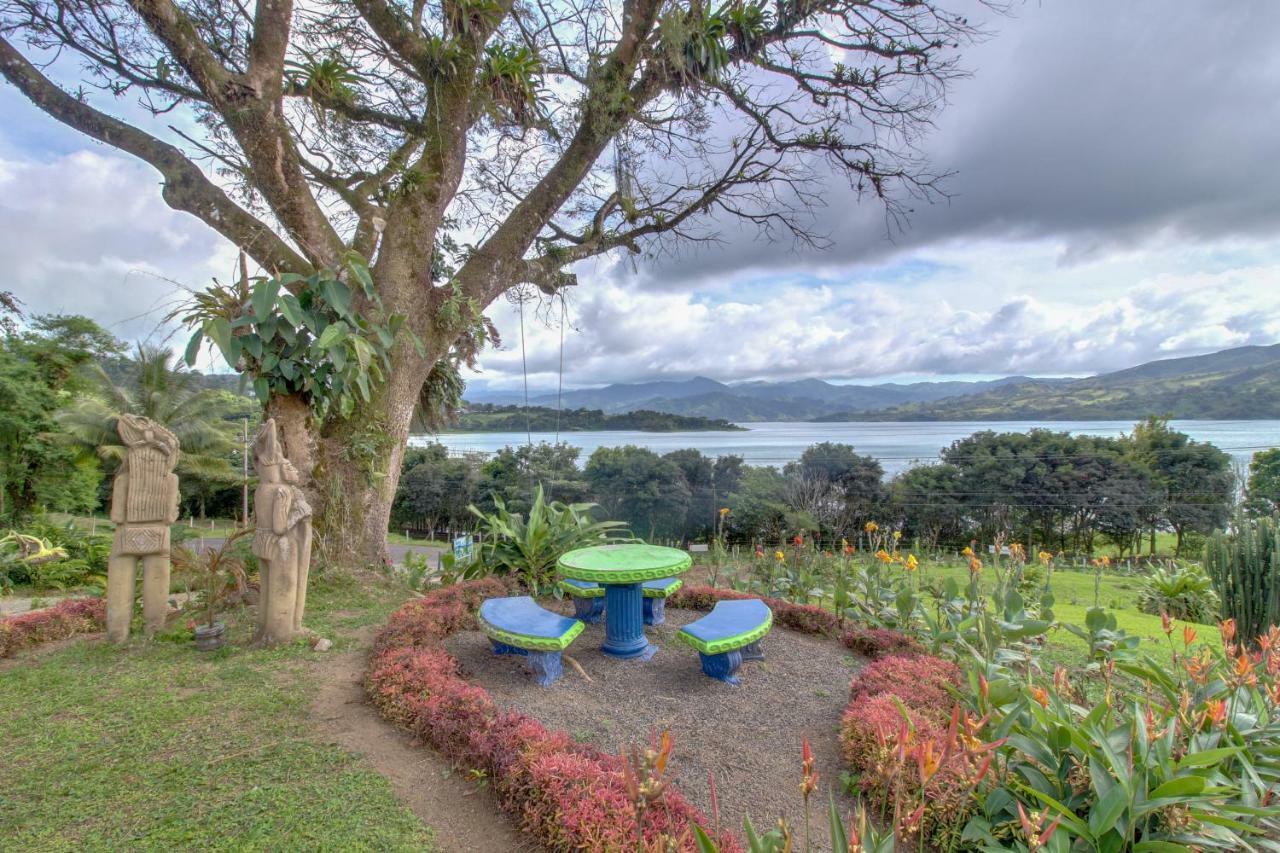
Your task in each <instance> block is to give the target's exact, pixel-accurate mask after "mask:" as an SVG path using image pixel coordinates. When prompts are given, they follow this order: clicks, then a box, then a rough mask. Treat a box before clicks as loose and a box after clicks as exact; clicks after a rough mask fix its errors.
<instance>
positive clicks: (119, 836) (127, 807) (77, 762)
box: [0, 582, 432, 850]
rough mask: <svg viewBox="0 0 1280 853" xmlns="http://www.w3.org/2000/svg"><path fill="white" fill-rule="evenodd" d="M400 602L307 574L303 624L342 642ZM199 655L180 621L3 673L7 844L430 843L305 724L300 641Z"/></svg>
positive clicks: (1, 769) (361, 771)
mask: <svg viewBox="0 0 1280 853" xmlns="http://www.w3.org/2000/svg"><path fill="white" fill-rule="evenodd" d="M403 598H404V594H403V592H402V591H397V590H395V589H394V588H392V587H389V586H386V585H374V586H372V587H368V586H359V585H356V584H354V583H352V582H346V583H335V582H329V583H318V584H316V586H315V588H314V592H313V593H312V595H311V596H310V597H309V599H308V625H309V626H310V627H312V628H314V629H315V630H317V631H318V632H320V633H321V634H322V635H324V636H327V637H331V638H333V639H334V640H335V650H341V649H343V648H351V647H352V646H353V643H354V641H353V640H352V639H351V638H350V634H351V632H352V631H354V630H355V629H357V628H359V627H361V626H364V625H369V624H374V623H381V622H382V621H384V620H385V618H386V616H387V615H388V614H389V613H390V611H391V610H392V609H394V608H395V606H397V605H398V604H399V603H400V602H401V601H402V600H403ZM230 623H231V624H230V629H231V630H232V631H233V634H232V637H233V639H235V640H236V642H237V643H238V644H237V645H234V646H229V647H228V648H226V649H223V650H221V651H219V652H215V653H212V654H209V655H204V654H200V653H197V652H196V651H195V650H194V648H193V647H192V645H191V642H190V639H189V634H188V633H187V632H186V631H185V630H182V631H172V632H171V633H170V634H169V635H168V636H162V637H160V638H158V639H157V640H155V641H153V642H145V641H142V640H136V641H133V642H131V643H130V644H129V645H128V646H127V647H126V648H124V649H115V648H111V647H109V646H107V645H105V644H104V643H102V642H94V641H78V642H72V643H70V644H68V645H67V646H65V647H63V648H61V649H57V650H54V651H50V652H48V653H46V654H43V655H40V656H38V657H37V658H36V659H32V660H25V661H19V662H18V663H17V664H16V665H12V666H10V667H8V668H7V670H6V671H5V672H4V674H3V677H0V717H2V718H3V719H4V720H5V756H4V759H5V760H4V761H3V762H0V790H2V791H4V797H3V798H0V837H3V838H5V839H6V842H5V843H4V845H3V846H5V847H6V848H8V849H15V850H20V849H31V850H34V849H39V850H73V849H74V850H80V849H123V848H129V849H139V850H148V849H149V850H170V849H211V848H217V849H248V848H271V849H316V850H321V849H329V850H345V849H380V850H410V849H414V850H421V849H430V848H431V846H432V845H431V834H430V831H429V830H427V829H426V828H424V827H423V826H422V824H421V822H420V821H419V820H418V819H417V818H416V817H415V816H414V815H413V814H412V813H411V812H410V811H408V810H407V809H406V808H405V807H404V806H403V805H401V804H400V803H399V801H398V800H397V799H396V797H395V794H394V792H393V791H392V789H391V786H390V784H389V783H388V781H387V780H386V779H385V778H383V777H382V776H380V775H378V774H377V773H376V772H374V770H373V769H372V768H371V767H369V766H368V765H367V764H366V763H365V762H364V760H363V759H361V758H360V757H358V756H356V755H354V754H352V753H349V752H347V751H345V750H343V749H341V748H339V747H336V746H333V745H330V744H328V743H326V742H324V740H323V738H322V737H320V736H319V735H318V734H317V733H316V732H315V731H313V730H312V729H311V728H310V726H309V724H308V721H307V720H308V711H307V708H308V703H309V701H310V699H311V697H312V696H313V695H314V690H315V688H316V687H317V675H316V674H315V673H314V671H313V670H312V668H311V667H310V666H309V665H308V664H309V661H310V660H314V659H315V654H316V653H314V652H311V651H310V650H309V649H308V648H307V647H306V646H305V645H304V644H298V645H294V646H290V647H285V648H279V649H270V650H261V649H250V648H248V647H247V646H245V645H241V644H240V643H243V642H244V641H245V640H247V637H248V634H249V630H250V629H249V626H248V624H247V623H246V621H245V619H244V616H243V614H239V615H237V614H232V615H231V616H230Z"/></svg>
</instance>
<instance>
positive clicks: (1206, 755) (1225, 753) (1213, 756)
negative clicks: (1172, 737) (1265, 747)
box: [1178, 746, 1243, 768]
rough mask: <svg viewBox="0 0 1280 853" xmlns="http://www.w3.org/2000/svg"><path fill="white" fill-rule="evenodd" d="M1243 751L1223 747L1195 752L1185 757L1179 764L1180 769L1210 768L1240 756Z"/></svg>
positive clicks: (1236, 747) (1234, 747) (1232, 747)
mask: <svg viewBox="0 0 1280 853" xmlns="http://www.w3.org/2000/svg"><path fill="white" fill-rule="evenodd" d="M1241 749H1243V747H1239V746H1222V747H1218V748H1217V749H1204V750H1201V751H1200V752H1193V753H1190V754H1189V755H1186V756H1184V757H1183V759H1182V760H1181V761H1179V762H1178V767H1179V768H1182V767H1209V766H1211V765H1214V764H1217V763H1218V762H1220V761H1223V760H1225V759H1227V758H1231V757H1232V756H1234V755H1238V754H1239V753H1240V751H1241Z"/></svg>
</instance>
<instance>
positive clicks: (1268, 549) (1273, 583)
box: [1204, 518, 1280, 638]
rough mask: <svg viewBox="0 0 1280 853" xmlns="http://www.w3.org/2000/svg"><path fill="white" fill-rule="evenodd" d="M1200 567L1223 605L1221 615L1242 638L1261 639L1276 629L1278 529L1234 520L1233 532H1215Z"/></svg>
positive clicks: (1279, 613)
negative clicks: (1203, 568)
mask: <svg viewBox="0 0 1280 853" xmlns="http://www.w3.org/2000/svg"><path fill="white" fill-rule="evenodd" d="M1204 567H1205V570H1206V571H1207V572H1208V573H1209V577H1211V578H1213V586H1214V588H1215V589H1216V590H1217V592H1218V597H1219V598H1221V599H1222V615H1223V616H1225V617H1228V618H1231V619H1234V620H1235V623H1236V626H1237V627H1238V629H1239V631H1240V634H1241V636H1243V637H1246V638H1253V637H1259V636H1261V635H1262V634H1264V633H1266V631H1267V629H1268V628H1269V627H1271V626H1272V625H1278V624H1280V524H1277V523H1276V521H1275V519H1271V518H1259V519H1255V520H1250V519H1246V518H1238V519H1237V520H1236V523H1235V531H1234V532H1227V531H1222V530H1219V531H1216V532H1215V533H1214V534H1213V535H1212V536H1211V537H1210V538H1209V542H1208V544H1207V545H1206V546H1205V551H1204Z"/></svg>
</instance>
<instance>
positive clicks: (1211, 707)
mask: <svg viewBox="0 0 1280 853" xmlns="http://www.w3.org/2000/svg"><path fill="white" fill-rule="evenodd" d="M1205 714H1206V716H1207V718H1208V720H1209V722H1210V723H1212V724H1213V726H1214V728H1219V727H1221V726H1222V724H1223V723H1224V722H1226V720H1227V700H1225V699H1212V700H1210V701H1208V702H1206V703H1205Z"/></svg>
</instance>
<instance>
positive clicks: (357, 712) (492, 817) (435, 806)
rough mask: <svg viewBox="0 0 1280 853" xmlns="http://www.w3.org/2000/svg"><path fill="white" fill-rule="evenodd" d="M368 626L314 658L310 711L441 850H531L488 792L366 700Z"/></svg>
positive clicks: (495, 852)
mask: <svg viewBox="0 0 1280 853" xmlns="http://www.w3.org/2000/svg"><path fill="white" fill-rule="evenodd" d="M371 636H372V630H370V629H366V630H363V631H361V632H360V633H359V634H358V635H357V636H356V639H357V640H359V642H360V648H359V649H357V650H356V651H352V652H343V653H339V654H331V653H327V652H326V653H321V654H318V655H317V657H318V658H319V660H318V661H317V663H316V668H317V672H318V673H319V674H320V676H321V678H320V687H319V690H318V692H317V694H316V698H315V700H314V701H313V702H312V703H311V713H312V717H313V719H314V721H315V725H316V728H317V729H318V730H319V732H320V734H321V735H322V736H323V737H324V738H326V739H328V740H329V741H330V742H331V743H334V744H337V745H339V746H341V747H343V748H344V749H348V750H350V751H351V752H355V753H357V754H360V755H363V756H364V757H365V758H366V759H367V760H368V761H369V763H370V764H371V765H372V766H373V769H374V770H376V771H377V772H378V773H380V774H382V775H383V776H385V777H386V778H387V779H388V780H390V781H391V785H392V787H393V788H394V789H395V791H396V794H397V796H399V797H400V799H401V801H403V802H404V804H405V805H406V806H408V807H409V808H410V809H411V810H412V811H413V813H414V814H416V815H417V816H418V817H419V818H420V819H421V820H422V822H423V823H424V824H426V825H427V826H429V827H430V828H431V829H432V830H433V831H434V832H435V837H436V843H437V844H438V845H439V848H440V850H442V851H446V853H519V851H536V850H537V847H536V846H533V845H531V844H530V843H529V842H528V841H527V840H525V839H523V838H522V837H521V836H520V835H519V834H518V833H517V831H516V828H515V827H514V826H513V825H512V823H511V822H510V821H509V820H508V819H507V818H506V816H505V815H503V813H502V812H501V811H499V809H498V803H497V800H496V799H495V798H494V796H493V794H492V792H490V791H489V790H488V789H487V788H483V787H480V786H477V785H475V784H472V783H470V782H468V781H466V780H465V779H464V778H463V777H462V776H461V775H460V774H458V773H456V772H454V771H453V769H452V768H450V767H449V765H448V764H447V763H446V762H445V761H444V760H443V759H442V758H441V757H440V756H439V755H438V754H436V753H435V752H434V751H433V750H431V749H430V748H429V747H424V746H422V745H421V744H417V743H415V741H414V738H413V737H412V736H411V735H409V734H408V733H406V732H403V731H401V730H400V729H397V728H396V727H395V726H393V725H391V724H390V723H388V722H386V721H385V720H383V719H382V717H381V716H379V715H378V712H377V710H375V709H374V708H373V707H372V706H371V705H369V704H368V703H367V702H366V701H365V694H364V685H363V683H362V679H363V677H364V668H365V663H366V660H367V657H368V653H369V640H370V638H371Z"/></svg>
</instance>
